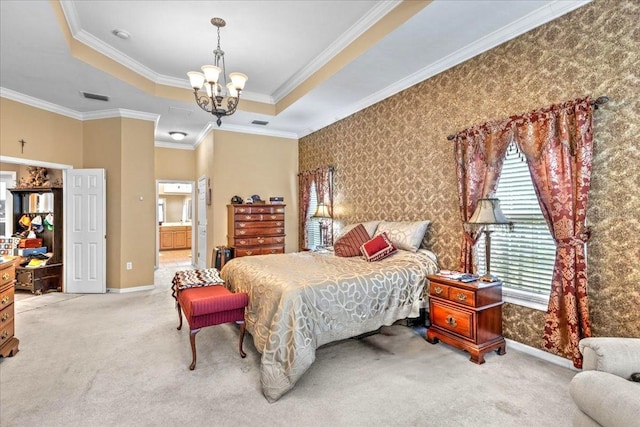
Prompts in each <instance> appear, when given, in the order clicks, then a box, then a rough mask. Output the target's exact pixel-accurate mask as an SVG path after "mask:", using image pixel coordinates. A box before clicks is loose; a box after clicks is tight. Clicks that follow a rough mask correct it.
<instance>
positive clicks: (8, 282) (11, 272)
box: [0, 261, 20, 357]
mask: <svg viewBox="0 0 640 427" xmlns="http://www.w3.org/2000/svg"><path fill="white" fill-rule="evenodd" d="M15 279H16V266H15V263H14V261H5V262H3V263H0V356H2V357H7V356H13V355H14V354H16V353H17V352H18V344H20V341H19V340H18V339H17V338H16V337H15V336H14V335H13V334H14V330H15V327H14V321H13V319H14V313H15V309H14V305H13V301H14V296H13V284H14V283H15Z"/></svg>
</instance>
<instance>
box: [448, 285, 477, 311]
mask: <svg viewBox="0 0 640 427" xmlns="http://www.w3.org/2000/svg"><path fill="white" fill-rule="evenodd" d="M448 298H449V300H451V301H454V302H456V303H458V304H464V305H468V306H469V307H475V306H476V294H475V292H472V291H467V290H465V289H458V288H449V297H448Z"/></svg>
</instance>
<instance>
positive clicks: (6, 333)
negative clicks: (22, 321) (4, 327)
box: [0, 331, 9, 340]
mask: <svg viewBox="0 0 640 427" xmlns="http://www.w3.org/2000/svg"><path fill="white" fill-rule="evenodd" d="M8 336H9V331H2V335H0V339H2V340H3V339H5V338H7V337H8Z"/></svg>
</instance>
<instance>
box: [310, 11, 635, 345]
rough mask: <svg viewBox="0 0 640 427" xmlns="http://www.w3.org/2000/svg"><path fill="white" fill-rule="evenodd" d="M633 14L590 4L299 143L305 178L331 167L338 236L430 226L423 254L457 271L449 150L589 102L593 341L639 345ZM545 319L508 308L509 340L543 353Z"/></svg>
mask: <svg viewBox="0 0 640 427" xmlns="http://www.w3.org/2000/svg"><path fill="white" fill-rule="evenodd" d="M637 22H640V2H638V1H633V0H620V1H606V0H596V1H594V2H593V3H590V4H588V5H586V6H583V7H581V8H580V9H578V10H575V11H573V12H571V13H569V14H567V15H565V16H563V17H561V18H559V19H557V20H555V21H553V22H551V23H548V24H546V25H544V26H542V27H539V28H537V29H534V30H532V31H530V32H528V33H526V34H524V35H522V36H520V37H518V38H516V39H513V40H511V41H509V42H507V43H505V44H503V45H501V46H498V47H496V48H494V49H492V50H490V51H488V52H485V53H483V54H482V55H479V56H477V57H475V58H473V59H471V60H469V61H467V62H465V63H463V64H460V65H458V66H457V67H454V68H452V69H450V70H447V71H445V72H443V73H441V74H439V75H437V76H435V77H432V78H431V79H429V80H426V81H424V82H422V83H419V84H417V85H415V86H413V87H411V88H409V89H407V90H405V91H403V92H401V93H398V94H396V95H394V96H392V97H389V98H387V99H385V100H383V101H381V102H380V103H378V104H376V105H373V106H371V107H369V108H367V109H365V110H362V111H360V112H358V113H356V114H354V115H352V116H349V117H347V118H345V119H343V120H341V121H339V122H337V123H334V124H333V125H331V126H328V127H326V128H324V129H321V130H319V131H317V132H315V133H313V134H311V135H309V136H307V137H304V138H302V139H301V140H300V144H299V150H300V156H299V162H300V170H306V169H314V168H316V167H319V166H322V165H334V166H335V167H336V173H335V196H334V198H335V217H336V229H338V228H340V227H342V226H343V225H346V224H349V223H353V222H357V221H365V220H372V219H388V220H422V219H429V220H431V221H433V223H432V226H431V228H430V230H429V236H428V243H429V246H430V248H431V249H432V250H433V251H434V252H435V253H436V254H437V255H438V257H439V260H440V264H441V267H442V268H449V269H457V267H458V255H459V250H460V249H459V248H460V235H461V224H460V220H459V212H458V205H457V190H456V184H455V179H456V178H455V169H454V163H453V146H452V143H451V142H450V141H448V140H447V135H449V134H451V133H454V132H456V131H459V130H462V129H463V128H466V127H468V126H471V125H473V124H479V123H483V122H485V121H487V120H492V119H499V118H503V117H506V116H509V115H512V114H518V113H523V112H526V111H529V110H532V109H535V108H539V107H543V106H547V105H550V104H554V103H558V102H563V101H565V100H568V99H573V98H577V97H581V96H585V95H591V96H592V97H594V98H597V97H598V96H601V95H607V96H609V97H610V99H611V101H610V102H609V103H608V104H606V105H605V106H604V107H603V108H601V109H599V110H598V111H597V112H596V113H595V116H596V125H595V152H594V165H593V177H592V187H591V191H590V200H589V210H588V220H589V223H590V225H591V226H592V230H593V236H592V239H591V241H590V242H589V244H588V262H589V266H588V274H589V295H590V311H591V316H592V322H593V327H592V331H593V334H594V335H595V336H634V337H640V308H639V307H640V262H639V261H640V140H639V139H638V138H639V135H640V26H638V25H637ZM543 326H544V313H543V312H541V311H537V310H533V309H528V308H525V307H522V306H517V305H513V304H505V306H504V334H505V336H506V337H507V338H511V339H513V340H516V341H519V342H522V343H525V344H527V345H530V346H534V347H538V348H540V347H541V342H542V331H543Z"/></svg>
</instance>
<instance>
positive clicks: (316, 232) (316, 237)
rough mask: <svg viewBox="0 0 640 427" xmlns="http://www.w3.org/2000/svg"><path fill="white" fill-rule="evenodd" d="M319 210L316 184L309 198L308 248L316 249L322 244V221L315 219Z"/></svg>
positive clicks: (312, 187)
mask: <svg viewBox="0 0 640 427" xmlns="http://www.w3.org/2000/svg"><path fill="white" fill-rule="evenodd" d="M317 209H318V194H317V192H316V184H315V182H314V183H313V184H311V195H310V197H309V213H308V214H307V236H308V246H309V247H308V248H309V249H316V248H317V247H318V246H320V245H321V244H322V242H321V239H320V220H319V219H318V218H313V215H314V214H315V213H316V210H317Z"/></svg>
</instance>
